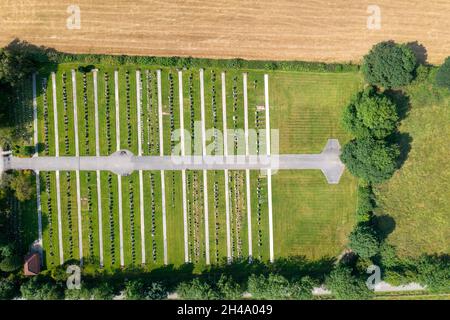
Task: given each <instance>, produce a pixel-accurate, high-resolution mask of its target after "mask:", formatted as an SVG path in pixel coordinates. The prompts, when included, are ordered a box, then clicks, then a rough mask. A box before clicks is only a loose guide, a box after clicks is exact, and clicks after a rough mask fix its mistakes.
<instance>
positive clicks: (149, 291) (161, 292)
mask: <svg viewBox="0 0 450 320" xmlns="http://www.w3.org/2000/svg"><path fill="white" fill-rule="evenodd" d="M145 296H146V299H148V300H163V299H166V298H167V289H166V288H165V287H164V286H163V285H162V283H160V282H152V283H151V284H150V285H149V286H147V287H146V289H145Z"/></svg>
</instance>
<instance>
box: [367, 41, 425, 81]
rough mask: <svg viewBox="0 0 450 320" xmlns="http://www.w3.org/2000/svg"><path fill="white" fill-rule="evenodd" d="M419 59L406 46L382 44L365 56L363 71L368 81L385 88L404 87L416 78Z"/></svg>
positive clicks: (391, 43) (389, 43) (387, 42)
mask: <svg viewBox="0 0 450 320" xmlns="http://www.w3.org/2000/svg"><path fill="white" fill-rule="evenodd" d="M416 65H417V59H416V56H415V54H414V52H413V51H412V50H411V49H410V48H409V47H408V46H406V45H404V44H396V43H395V42H393V41H385V42H380V43H378V44H376V45H375V46H373V48H372V49H371V50H370V52H369V53H368V54H367V55H366V56H364V61H363V64H362V71H363V73H364V76H365V78H366V81H367V82H369V83H370V84H373V85H378V86H381V87H385V88H395V87H402V86H405V85H407V84H409V83H410V82H411V81H412V80H413V78H414V70H415V68H416Z"/></svg>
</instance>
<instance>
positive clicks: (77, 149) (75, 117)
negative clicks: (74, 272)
mask: <svg viewBox="0 0 450 320" xmlns="http://www.w3.org/2000/svg"><path fill="white" fill-rule="evenodd" d="M72 97H73V126H74V136H75V156H77V157H79V156H80V147H79V142H78V106H77V79H76V72H75V70H72ZM75 182H76V187H77V217H78V250H79V252H80V264H81V265H83V225H82V219H81V187H80V171H78V170H77V171H75Z"/></svg>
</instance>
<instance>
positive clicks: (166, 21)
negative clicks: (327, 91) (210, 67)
mask: <svg viewBox="0 0 450 320" xmlns="http://www.w3.org/2000/svg"><path fill="white" fill-rule="evenodd" d="M71 4H74V5H78V6H79V8H80V18H81V25H80V26H81V28H80V29H75V30H69V29H68V28H67V25H66V20H67V19H68V18H69V16H70V13H68V12H67V8H68V6H69V5H71ZM371 4H376V5H377V6H379V8H380V10H381V29H379V30H369V29H368V28H367V18H368V17H369V16H370V15H371V13H368V12H367V10H368V6H369V5H371ZM448 12H450V2H448V1H445V0H430V1H427V2H423V1H416V0H414V1H407V0H395V1H388V0H379V1H376V3H372V2H368V1H361V0H354V1H349V0H336V1H320V0H305V1H295V0H278V1H269V0H257V1H256V0H245V1H238V0H228V1H217V2H212V1H205V0H183V1H181V0H177V1H170V2H168V1H161V0H153V1H148V0H147V1H145V0H136V1H133V4H130V3H129V1H125V0H114V1H106V0H96V1H95V2H94V1H91V0H77V1H74V2H72V1H71V2H64V1H56V0H40V1H38V0H3V1H1V3H0V25H1V27H2V31H1V33H0V45H2V46H3V45H6V44H8V43H9V42H11V41H12V40H13V39H15V38H19V39H21V40H26V41H28V42H31V43H33V44H37V45H44V46H48V47H54V48H56V49H58V50H62V51H66V52H74V53H112V54H136V55H163V56H169V55H179V56H194V57H211V58H214V57H216V58H234V57H240V58H246V59H273V60H294V59H296V60H307V61H326V62H331V61H339V62H347V61H354V62H357V61H359V60H360V59H361V57H362V56H363V55H364V54H365V53H366V52H367V51H368V49H369V48H370V47H371V46H372V45H373V44H375V43H377V42H379V41H382V40H389V39H392V40H396V41H400V42H413V41H418V42H419V43H420V44H422V45H423V46H425V48H426V50H427V52H426V53H427V55H428V60H429V62H431V63H440V62H442V60H443V59H444V58H445V57H446V56H447V55H448V51H449V48H450V21H449V20H448V18H447V14H448Z"/></svg>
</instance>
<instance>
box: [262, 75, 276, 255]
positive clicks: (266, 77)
mask: <svg viewBox="0 0 450 320" xmlns="http://www.w3.org/2000/svg"><path fill="white" fill-rule="evenodd" d="M264 108H265V110H266V152H267V155H268V156H270V147H271V146H270V111H269V75H268V74H265V75H264ZM267 200H268V209H269V260H270V262H273V261H274V252H273V251H274V250H273V215H272V169H267Z"/></svg>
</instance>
